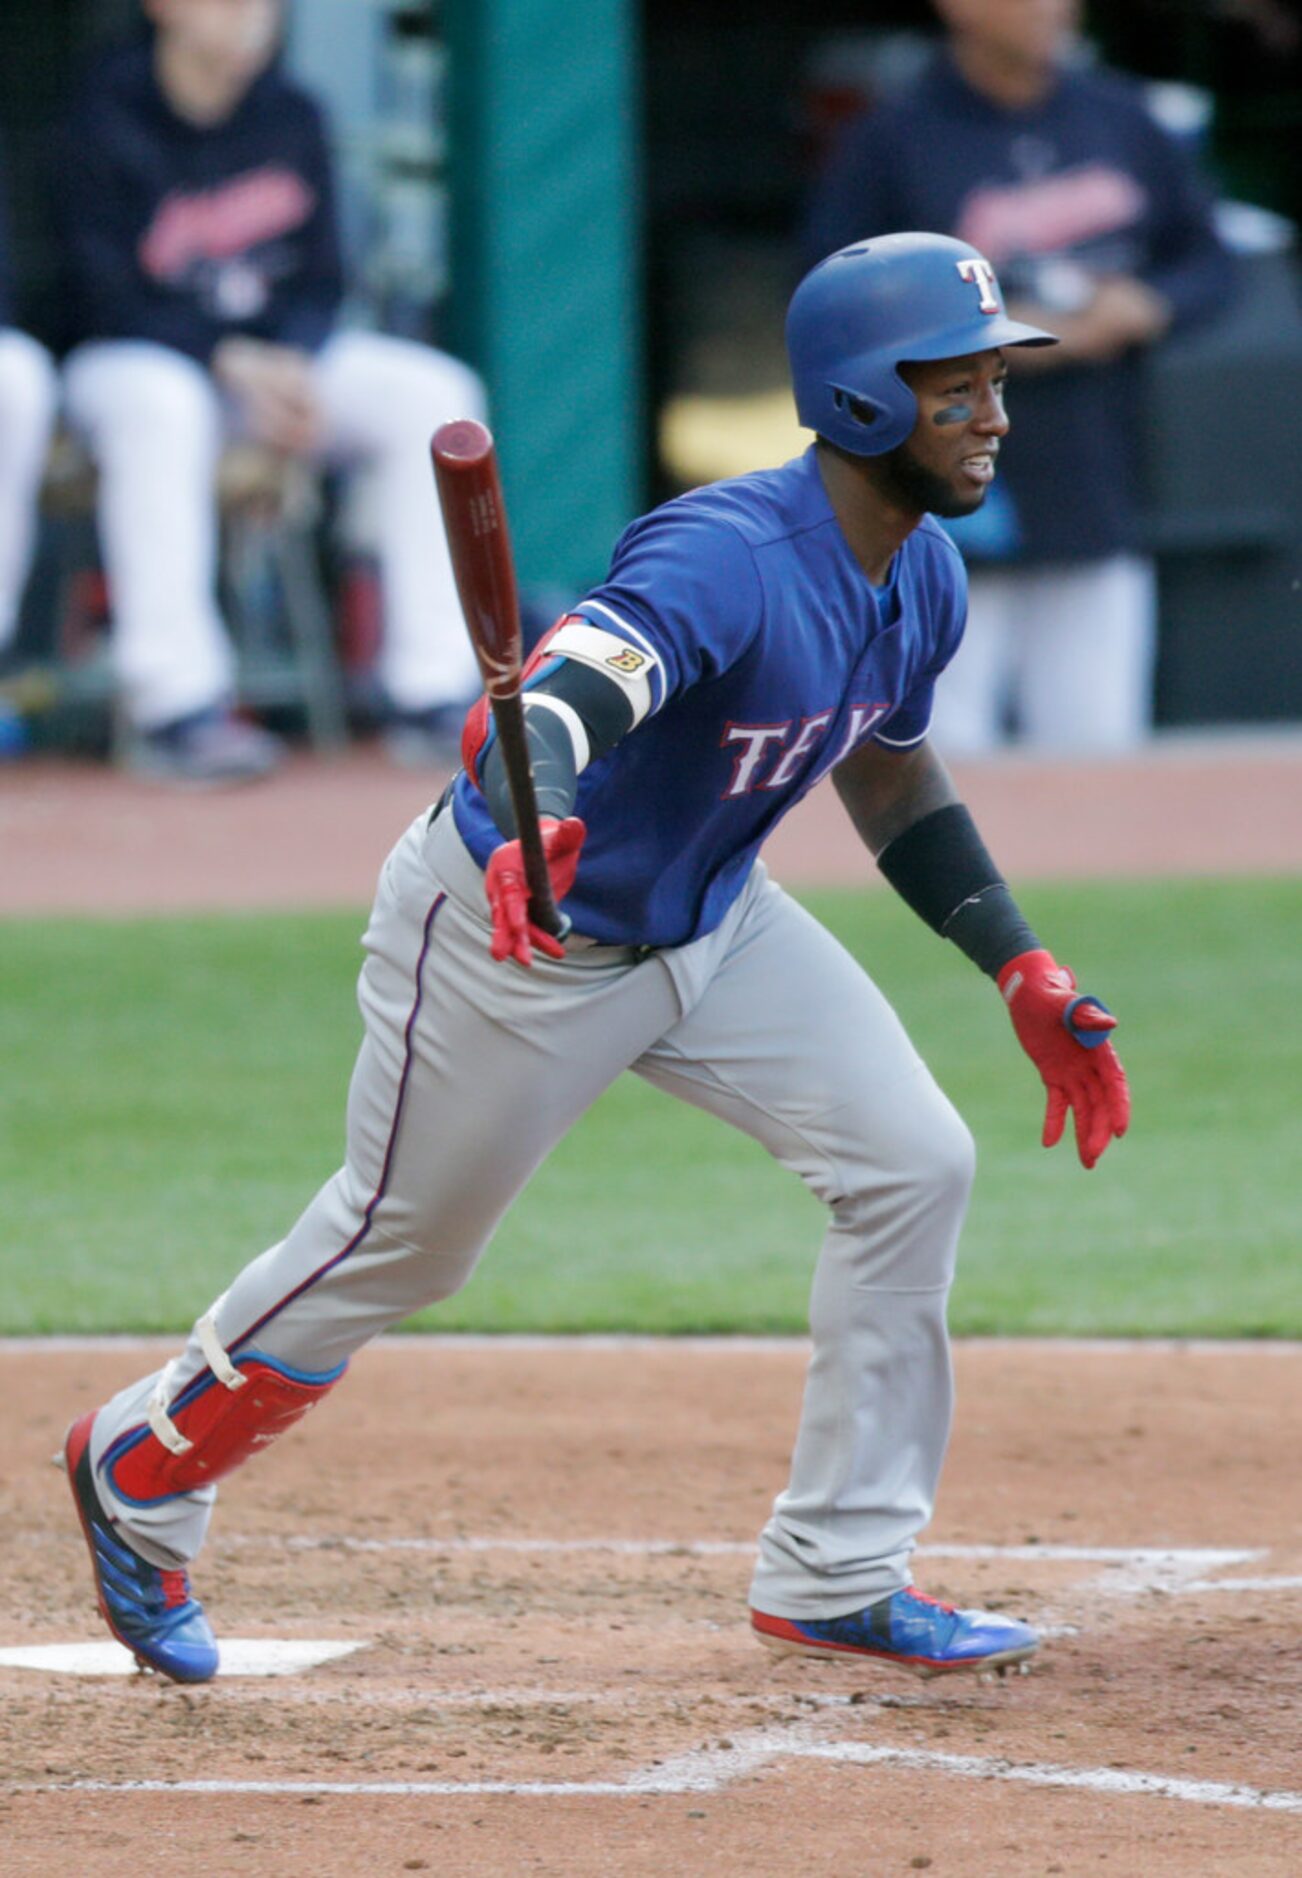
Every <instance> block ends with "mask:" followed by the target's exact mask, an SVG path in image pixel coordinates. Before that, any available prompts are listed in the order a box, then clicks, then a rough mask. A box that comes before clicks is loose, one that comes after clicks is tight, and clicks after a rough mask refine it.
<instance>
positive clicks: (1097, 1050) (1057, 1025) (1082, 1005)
mask: <svg viewBox="0 0 1302 1878" xmlns="http://www.w3.org/2000/svg"><path fill="white" fill-rule="evenodd" d="M997 983H998V985H999V989H1000V990H1001V991H1002V992H1003V994H1004V1003H1005V1004H1006V1005H1007V1006H1008V1014H1009V1016H1010V1017H1011V1018H1012V1020H1013V1029H1014V1030H1015V1031H1016V1032H1017V1040H1018V1042H1019V1043H1020V1044H1021V1046H1022V1048H1023V1049H1024V1050H1025V1052H1026V1054H1027V1055H1028V1056H1029V1057H1030V1059H1031V1061H1032V1062H1033V1063H1034V1064H1035V1067H1036V1068H1037V1069H1038V1070H1039V1072H1040V1074H1041V1076H1043V1078H1044V1085H1045V1088H1046V1089H1047V1090H1048V1091H1049V1103H1048V1107H1047V1108H1046V1110H1045V1113H1044V1134H1043V1136H1042V1137H1041V1138H1042V1140H1043V1142H1044V1145H1045V1147H1046V1148H1052V1147H1054V1146H1055V1145H1056V1144H1057V1143H1058V1142H1059V1141H1061V1139H1062V1131H1063V1127H1064V1124H1065V1123H1066V1120H1067V1110H1068V1109H1070V1110H1071V1112H1072V1115H1073V1117H1074V1118H1075V1123H1076V1150H1077V1152H1078V1153H1079V1155H1080V1158H1081V1165H1082V1166H1084V1167H1093V1165H1094V1163H1095V1162H1096V1161H1097V1160H1098V1158H1099V1156H1100V1155H1101V1154H1102V1152H1103V1150H1104V1148H1106V1147H1107V1145H1108V1142H1109V1141H1110V1140H1111V1139H1112V1137H1113V1135H1124V1134H1125V1132H1126V1125H1127V1123H1128V1122H1129V1120H1130V1090H1129V1088H1128V1086H1127V1084H1126V1072H1125V1070H1124V1069H1122V1067H1121V1061H1120V1059H1119V1057H1118V1056H1117V1053H1116V1051H1115V1050H1114V1049H1113V1047H1112V1045H1111V1043H1109V1041H1108V1039H1107V1032H1108V1031H1110V1030H1112V1029H1114V1028H1115V1027H1116V1022H1117V1020H1116V1018H1115V1017H1114V1016H1113V1015H1112V1013H1111V1011H1109V1010H1108V1009H1107V1008H1106V1007H1105V1006H1104V1005H1102V1004H1100V1003H1099V1001H1098V999H1097V998H1091V997H1082V996H1080V995H1078V993H1077V991H1076V980H1075V978H1073V976H1072V974H1071V973H1070V972H1069V971H1067V970H1066V968H1065V967H1064V966H1061V965H1059V964H1058V963H1057V961H1056V960H1055V959H1054V957H1053V954H1052V953H1050V952H1038V951H1037V952H1022V953H1019V954H1018V956H1017V957H1016V958H1015V959H1009V961H1008V963H1007V965H1005V966H1004V968H1003V970H1002V971H1001V972H1000V974H999V977H998V980H997Z"/></svg>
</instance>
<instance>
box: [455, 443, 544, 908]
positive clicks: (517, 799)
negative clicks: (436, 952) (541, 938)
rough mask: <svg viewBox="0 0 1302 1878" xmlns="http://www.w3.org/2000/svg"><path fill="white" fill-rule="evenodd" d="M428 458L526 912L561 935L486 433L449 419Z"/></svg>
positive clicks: (507, 550)
mask: <svg viewBox="0 0 1302 1878" xmlns="http://www.w3.org/2000/svg"><path fill="white" fill-rule="evenodd" d="M430 456H431V457H432V458H433V461H434V480H435V482H436V484H437V486H438V495H439V505H440V507H441V508H442V510H443V521H444V524H445V526H446V528H447V537H448V549H449V551H450V553H451V556H452V571H453V573H454V574H455V576H456V582H457V593H458V596H459V597H460V600H461V611H462V613H463V614H464V615H465V621H466V631H467V632H468V633H469V635H470V643H471V645H472V646H473V647H474V651H475V658H476V659H477V660H478V663H479V670H480V674H481V676H482V677H483V680H484V690H485V691H486V692H487V693H488V700H489V704H490V706H491V707H492V712H493V721H494V723H495V724H496V725H497V736H498V741H499V743H500V744H501V746H502V761H503V762H504V763H505V765H506V779H507V783H508V784H509V786H510V790H511V806H512V808H513V809H514V810H515V828H516V835H517V838H518V840H519V843H520V853H521V857H522V859H523V861H524V875H525V880H526V882H527V883H528V887H529V917H530V919H531V920H532V921H533V922H534V924H535V925H536V926H540V927H541V928H542V930H543V931H544V932H548V933H552V934H554V935H555V937H557V938H558V939H559V938H564V936H565V933H566V932H567V931H568V929H569V921H568V920H567V919H566V918H565V916H564V915H563V914H562V913H560V912H559V911H558V910H557V906H556V898H555V895H554V894H553V892H552V883H551V875H550V874H549V873H548V871H547V857H546V855H545V854H544V852H543V845H542V831H541V829H540V828H539V825H538V802H537V798H536V796H535V794H534V787H533V771H532V770H531V769H530V767H529V747H528V744H527V743H526V741H525V734H524V706H523V705H522V703H521V701H520V671H521V667H522V666H523V664H524V644H523V640H522V639H521V636H520V602H519V597H518V595H517V592H516V584H515V564H514V562H513V561H512V558H511V539H510V536H509V534H508V533H507V526H506V504H505V502H504V501H503V498H502V483H501V478H500V477H499V475H498V472H497V451H496V449H495V448H494V445H493V438H492V433H491V432H490V431H489V430H488V429H487V428H486V427H485V426H484V425H483V424H478V423H476V422H475V420H474V419H473V418H469V417H465V418H457V419H454V421H453V422H452V423H450V424H441V425H440V426H439V428H438V429H437V430H436V431H435V433H434V436H433V439H432V441H431V443H430Z"/></svg>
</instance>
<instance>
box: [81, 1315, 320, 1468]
mask: <svg viewBox="0 0 1302 1878" xmlns="http://www.w3.org/2000/svg"><path fill="white" fill-rule="evenodd" d="M346 1368H347V1364H345V1363H341V1364H340V1366H339V1368H338V1369H333V1370H328V1371H327V1372H326V1373H325V1374H324V1375H317V1376H309V1375H303V1374H302V1373H300V1372H291V1371H287V1370H285V1369H283V1368H281V1367H280V1366H278V1365H277V1364H276V1363H275V1362H274V1361H272V1360H271V1359H269V1358H267V1357H264V1356H262V1355H260V1354H258V1353H257V1352H256V1351H252V1352H250V1353H249V1354H248V1355H247V1356H241V1357H237V1358H236V1360H235V1364H234V1369H235V1371H236V1372H237V1373H238V1374H239V1375H240V1376H241V1377H243V1378H244V1380H243V1382H242V1384H241V1386H240V1387H238V1388H234V1389H232V1388H230V1387H229V1386H228V1385H227V1384H225V1383H223V1382H219V1381H218V1379H217V1378H216V1377H215V1376H214V1375H213V1374H212V1373H211V1372H210V1371H205V1372H204V1374H203V1376H202V1377H200V1378H199V1379H198V1380H197V1381H195V1382H193V1383H191V1384H190V1386H189V1388H188V1389H185V1390H183V1391H182V1393H181V1396H180V1398H179V1400H178V1401H177V1402H175V1403H174V1404H172V1405H171V1407H170V1408H169V1410H168V1412H167V1422H168V1423H170V1426H171V1428H172V1429H173V1431H174V1432H175V1435H176V1436H177V1437H179V1438H180V1439H181V1440H183V1441H184V1442H187V1443H189V1446H188V1447H187V1448H186V1449H185V1452H183V1453H176V1452H173V1450H172V1449H171V1448H170V1447H165V1446H164V1444H163V1442H162V1441H161V1440H160V1439H159V1437H158V1435H157V1434H155V1433H154V1430H153V1429H152V1428H150V1427H145V1428H137V1429H134V1430H133V1431H132V1432H131V1433H130V1434H129V1435H127V1436H125V1437H124V1439H123V1440H122V1441H121V1442H119V1443H115V1445H114V1448H113V1449H112V1450H110V1452H109V1454H108V1455H107V1456H106V1457H105V1460H106V1463H107V1470H108V1476H109V1479H110V1481H111V1483H112V1486H113V1491H114V1492H115V1493H117V1494H120V1495H121V1497H122V1498H123V1499H124V1500H130V1501H134V1502H135V1503H136V1504H137V1505H142V1504H148V1503H149V1502H150V1501H153V1500H162V1499H167V1498H168V1497H169V1496H171V1495H172V1494H176V1493H190V1492H192V1491H193V1490H194V1489H195V1488H196V1487H206V1486H208V1485H209V1484H210V1483H211V1482H212V1481H215V1480H220V1479H221V1478H222V1476H223V1475H224V1474H229V1473H231V1472H232V1470H233V1469H235V1468H236V1467H238V1466H239V1465H240V1463H241V1462H242V1461H245V1460H247V1459H248V1457H249V1455H250V1454H253V1453H255V1452H256V1451H257V1450H258V1449H259V1448H265V1447H269V1446H270V1445H271V1443H272V1442H273V1441H274V1440H275V1439H276V1437H277V1436H278V1435H282V1434H283V1433H284V1432H285V1430H286V1429H287V1428H291V1427H292V1426H293V1424H294V1423H295V1422H296V1421H299V1420H301V1418H302V1417H303V1416H304V1415H306V1414H307V1412H308V1410H309V1409H310V1408H315V1407H316V1405H317V1403H318V1402H319V1401H320V1400H321V1398H322V1396H324V1395H325V1394H326V1393H327V1392H328V1391H329V1390H330V1389H332V1388H333V1387H334V1385H335V1383H336V1382H338V1380H339V1378H340V1377H341V1376H342V1375H343V1373H344V1370H345V1369H346ZM164 1432H166V1428H164Z"/></svg>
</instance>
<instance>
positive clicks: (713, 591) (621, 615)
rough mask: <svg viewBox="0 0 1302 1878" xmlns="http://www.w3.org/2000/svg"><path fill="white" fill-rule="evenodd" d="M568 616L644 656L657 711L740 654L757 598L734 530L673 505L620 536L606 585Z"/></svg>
mask: <svg viewBox="0 0 1302 1878" xmlns="http://www.w3.org/2000/svg"><path fill="white" fill-rule="evenodd" d="M573 611H574V613H575V614H578V615H581V616H582V617H583V618H584V619H586V620H588V621H590V622H591V624H592V625H593V626H596V627H598V628H600V629H602V630H603V631H605V632H608V633H614V634H615V635H616V636H617V637H619V638H620V639H623V640H625V641H626V642H627V643H628V644H629V645H630V646H631V647H633V649H634V651H641V652H642V653H643V654H644V655H645V656H646V658H647V660H648V677H649V681H650V686H651V694H650V699H649V703H650V709H651V711H653V712H654V711H658V710H659V709H660V708H661V706H662V705H663V704H664V703H665V702H666V701H667V700H668V699H669V698H671V697H674V696H675V695H677V694H678V693H679V692H681V691H686V690H688V689H690V688H691V686H693V685H697V684H702V683H708V682H709V681H710V680H711V679H713V678H717V677H718V676H719V675H720V674H721V673H722V672H725V671H727V670H729V668H730V667H731V666H733V665H735V664H736V663H737V662H738V661H739V660H740V659H741V658H743V657H744V656H745V653H746V652H747V650H748V649H749V647H750V645H751V643H752V642H753V640H754V638H755V635H756V633H757V632H758V631H759V628H760V624H761V621H762V618H763V591H762V588H761V584H760V578H759V574H758V573H757V571H756V568H755V563H754V559H753V557H752V555H751V551H750V549H749V547H748V546H747V544H746V542H745V540H744V539H743V538H742V536H741V534H740V533H739V531H738V530H737V529H736V528H734V527H733V526H732V525H731V524H730V523H728V522H725V521H721V520H719V519H718V518H717V517H713V516H708V515H702V514H699V513H695V512H693V510H692V509H691V508H690V506H688V505H687V504H686V503H682V504H680V503H669V504H667V505H666V507H665V508H663V509H656V510H654V511H653V512H652V513H651V514H650V515H648V516H646V517H644V518H643V519H642V520H641V521H638V522H634V523H633V525H632V526H631V527H630V528H628V529H626V530H625V532H624V534H623V535H622V536H621V537H620V539H619V541H618V542H617V543H616V546H615V553H614V556H613V558H612V561H611V565H610V572H609V574H608V575H607V577H606V579H605V580H604V581H603V582H602V583H601V585H600V586H599V587H594V588H593V589H592V591H591V592H590V593H588V594H587V595H586V596H585V597H584V598H583V599H582V600H581V601H579V603H578V605H577V606H576V607H575V608H574V609H573Z"/></svg>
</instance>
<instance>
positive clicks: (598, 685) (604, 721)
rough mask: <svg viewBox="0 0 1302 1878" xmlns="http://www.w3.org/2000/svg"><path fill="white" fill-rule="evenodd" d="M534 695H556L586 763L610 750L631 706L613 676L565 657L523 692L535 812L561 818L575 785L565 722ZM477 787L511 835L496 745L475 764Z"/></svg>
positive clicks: (629, 718)
mask: <svg viewBox="0 0 1302 1878" xmlns="http://www.w3.org/2000/svg"><path fill="white" fill-rule="evenodd" d="M537 698H559V699H560V700H561V702H562V703H564V704H568V705H569V707H570V709H571V710H572V711H573V712H574V714H575V716H576V717H577V718H578V719H579V721H580V723H581V724H582V725H583V729H584V732H585V734H586V736H587V740H588V754H587V758H586V762H588V763H590V762H592V760H593V759H594V757H599V756H604V755H605V754H606V752H607V750H612V749H614V747H615V745H616V744H617V743H618V742H619V740H620V738H621V737H622V736H623V735H624V732H625V731H626V730H628V728H629V726H630V725H631V724H632V722H633V707H632V705H631V704H630V703H629V701H628V698H627V696H626V694H625V693H624V691H623V690H622V689H621V688H620V686H619V685H618V684H616V683H615V681H614V680H613V679H610V678H607V677H605V676H604V674H603V673H601V672H599V671H598V670H597V669H596V668H595V666H591V665H580V664H579V663H578V661H577V660H576V659H565V660H563V661H562V663H561V664H560V665H558V666H557V668H556V670H555V671H554V672H549V673H548V675H547V677H546V678H544V679H541V680H540V681H539V683H538V684H536V685H531V686H530V687H529V689H528V690H527V691H526V692H525V694H524V707H525V708H524V735H525V742H526V744H527V745H528V749H529V767H530V768H531V769H532V771H533V785H534V794H535V795H536V796H537V798H538V813H539V814H540V815H554V816H555V817H556V819H557V820H558V821H563V820H564V818H565V817H566V816H567V815H568V814H569V813H570V811H571V810H572V809H573V807H574V798H575V796H576V794H577V793H578V787H579V760H578V754H577V752H576V751H575V748H574V740H573V738H572V737H571V735H570V730H569V726H568V725H567V724H566V722H565V720H564V718H562V717H561V716H560V715H559V714H558V713H557V712H556V711H549V710H548V709H547V708H546V706H545V705H544V706H543V707H542V709H540V710H538V709H531V708H530V702H531V700H533V699H537ZM479 787H480V789H481V790H482V791H483V796H484V800H485V802H486V803H487V804H488V812H489V814H490V815H491V816H492V818H493V820H494V821H495V822H496V823H497V826H498V827H499V828H500V829H501V831H502V833H503V834H504V835H506V836H507V837H508V839H509V838H512V837H514V835H515V809H514V806H513V805H512V802H511V785H510V782H509V781H508V779H507V774H506V764H505V763H504V762H503V760H502V748H501V745H500V744H498V743H494V744H493V746H492V748H491V749H490V750H489V752H488V754H487V756H486V757H484V758H483V760H482V762H481V763H480V765H479Z"/></svg>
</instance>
